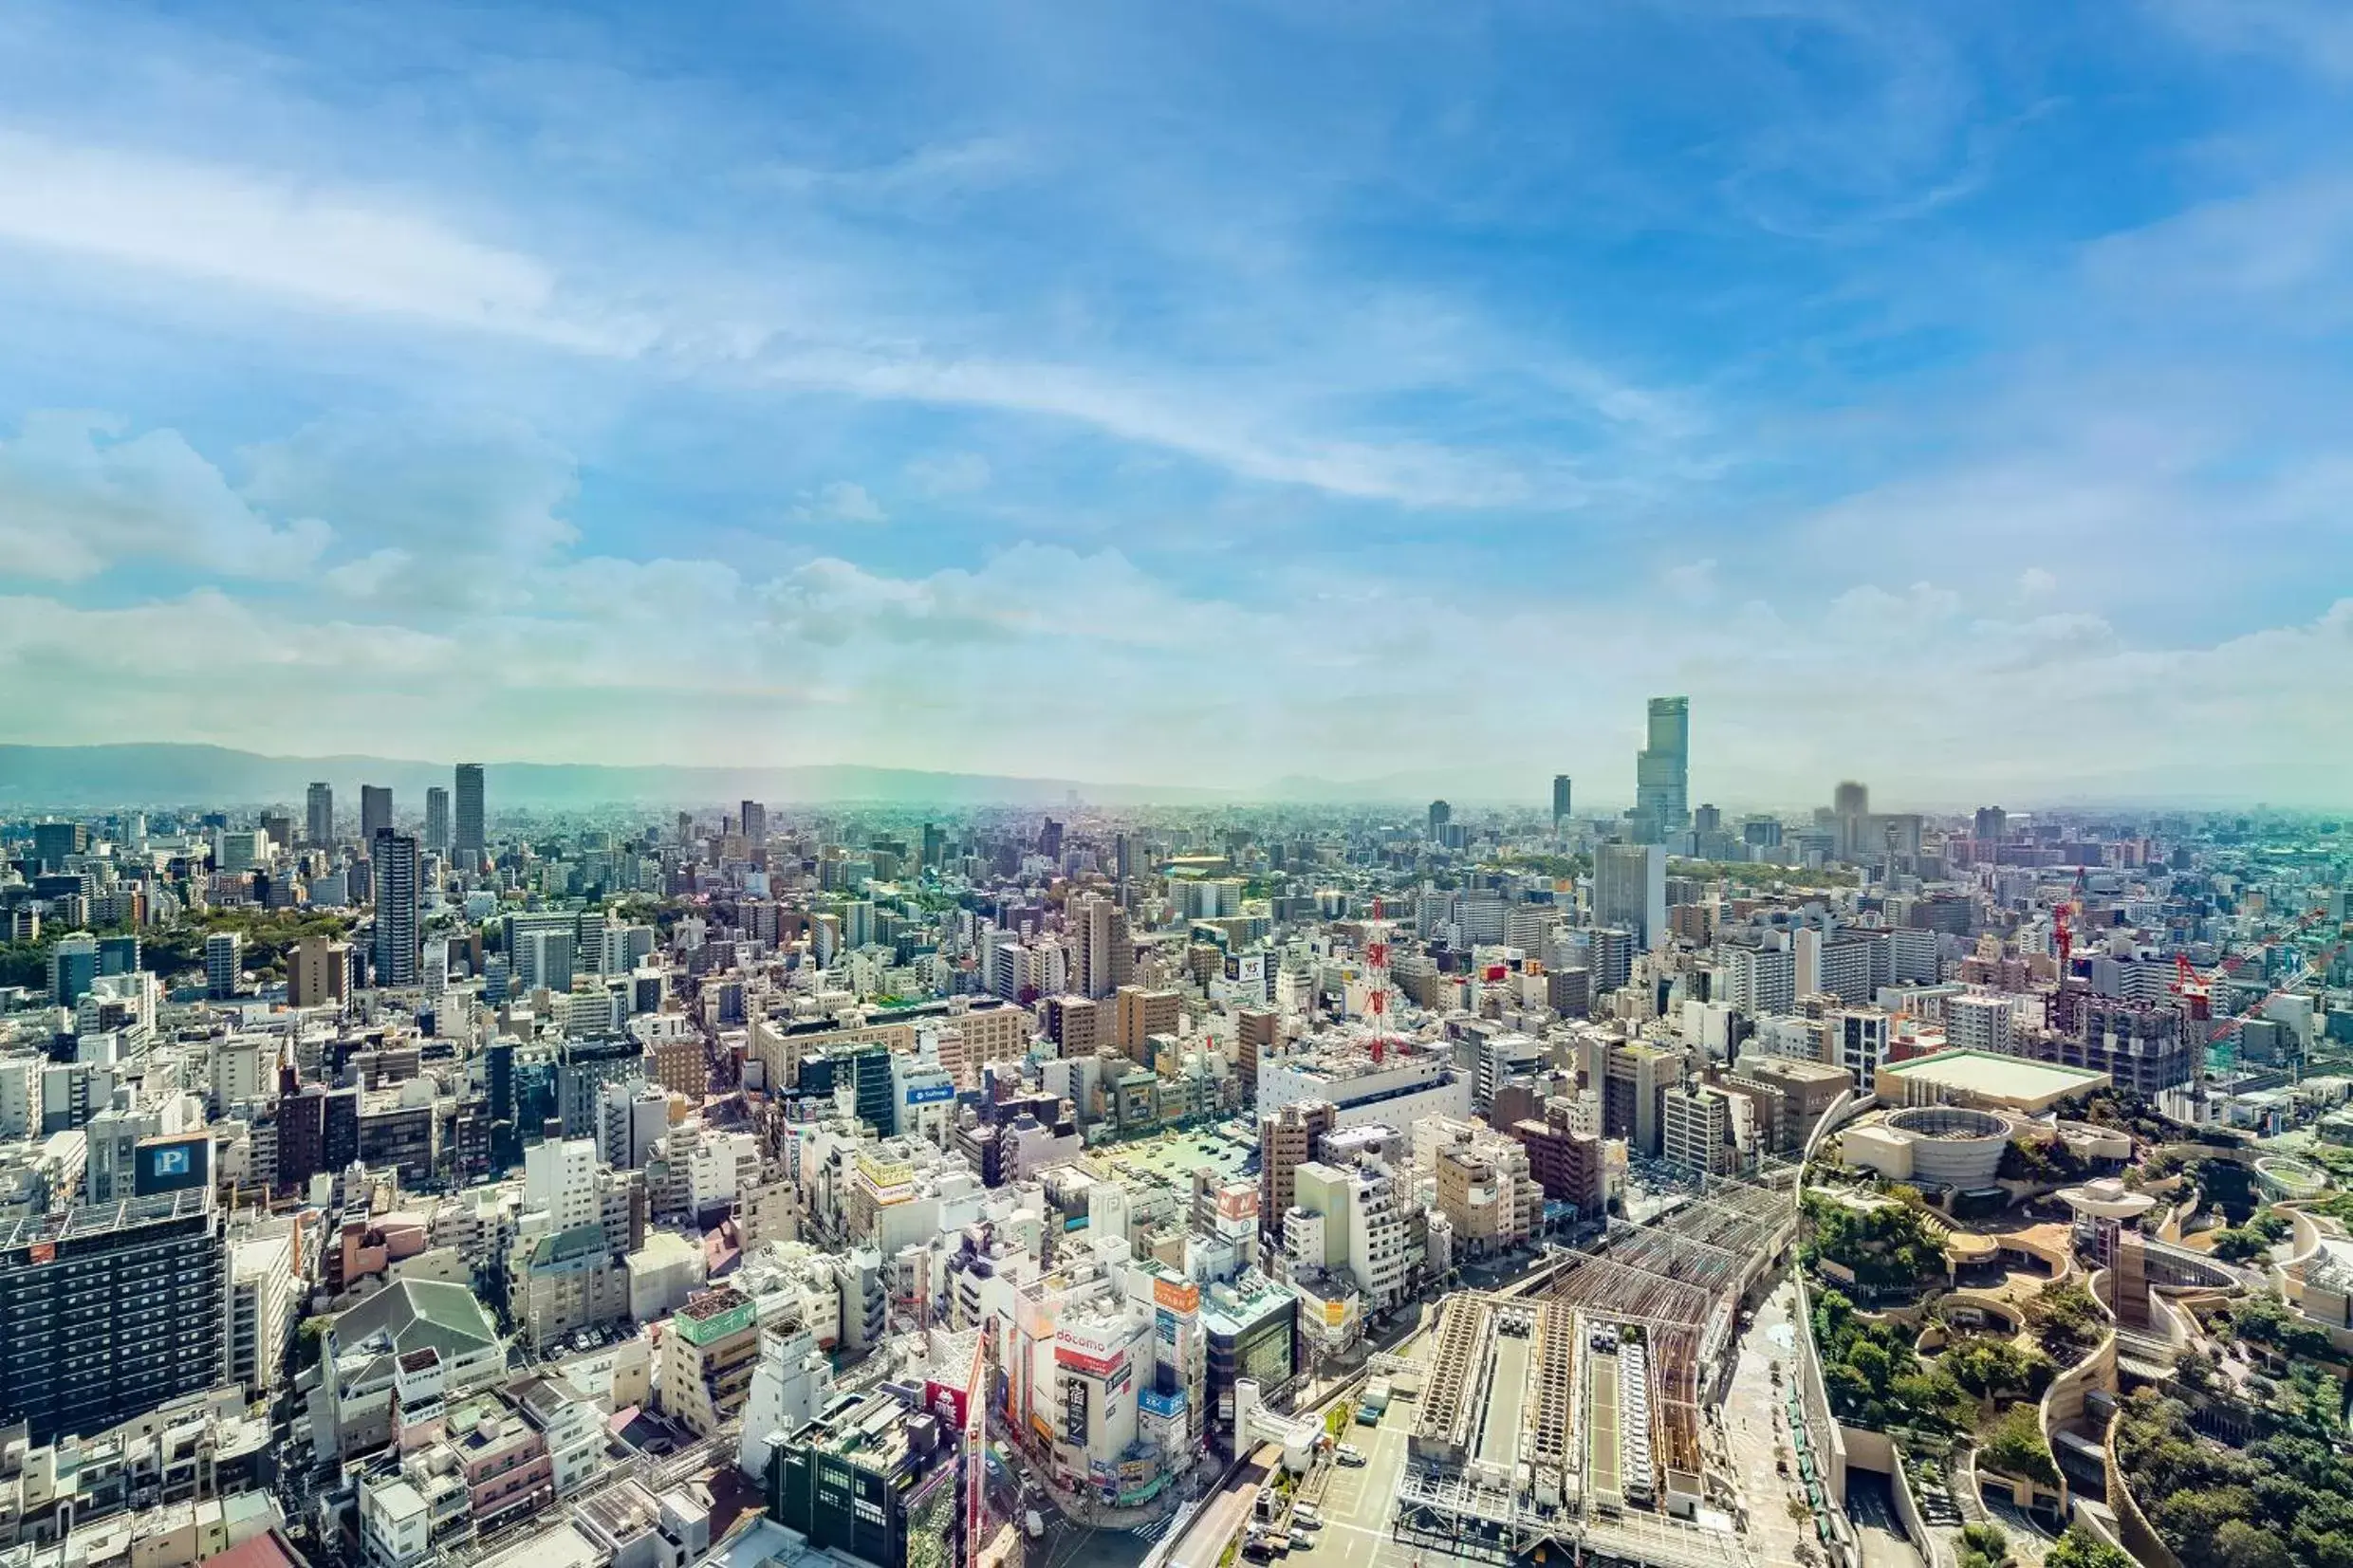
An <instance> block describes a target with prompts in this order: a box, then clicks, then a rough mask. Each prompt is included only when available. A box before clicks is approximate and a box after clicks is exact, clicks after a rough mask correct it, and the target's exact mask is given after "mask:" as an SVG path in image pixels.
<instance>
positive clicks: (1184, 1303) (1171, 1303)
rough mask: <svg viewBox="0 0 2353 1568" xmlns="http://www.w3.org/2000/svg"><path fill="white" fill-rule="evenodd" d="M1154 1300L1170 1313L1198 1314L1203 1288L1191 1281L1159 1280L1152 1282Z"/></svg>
mask: <svg viewBox="0 0 2353 1568" xmlns="http://www.w3.org/2000/svg"><path fill="white" fill-rule="evenodd" d="M1152 1300H1153V1301H1155V1302H1156V1303H1157V1304H1158V1305H1159V1306H1161V1307H1164V1308H1166V1309H1167V1310H1168V1311H1170V1312H1197V1311H1199V1310H1200V1306H1201V1287H1200V1286H1199V1285H1197V1284H1195V1283H1194V1282H1192V1281H1191V1280H1170V1279H1165V1278H1163V1279H1157V1280H1154V1281H1153V1282H1152Z"/></svg>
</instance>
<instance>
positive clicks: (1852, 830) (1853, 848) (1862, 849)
mask: <svg viewBox="0 0 2353 1568" xmlns="http://www.w3.org/2000/svg"><path fill="white" fill-rule="evenodd" d="M1830 816H1831V819H1832V825H1833V827H1834V828H1835V829H1836V831H1837V834H1838V855H1839V858H1840V859H1842V860H1854V859H1860V858H1862V857H1863V856H1864V855H1866V854H1868V853H1869V852H1870V851H1871V849H1872V848H1873V847H1875V846H1874V845H1873V844H1872V842H1871V839H1872V834H1871V791H1870V790H1869V789H1868V788H1867V787H1866V786H1864V785H1862V784H1857V783H1856V782H1855V781H1854V780H1852V779H1848V780H1845V781H1843V783H1841V784H1840V785H1839V786H1838V788H1836V789H1835V790H1833V791H1831V793H1830Z"/></svg>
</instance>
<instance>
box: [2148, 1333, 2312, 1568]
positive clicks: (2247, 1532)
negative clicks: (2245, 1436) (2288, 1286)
mask: <svg viewBox="0 0 2353 1568" xmlns="http://www.w3.org/2000/svg"><path fill="white" fill-rule="evenodd" d="M2306 1370H2307V1371H2308V1370H2309V1369H2306ZM2117 1420H2118V1422H2119V1425H2118V1427H2117V1432H2116V1451H2117V1459H2118V1461H2119V1463H2120V1464H2121V1465H2122V1467H2123V1469H2124V1473H2125V1475H2126V1476H2127V1477H2128V1478H2129V1480H2130V1482H2131V1485H2132V1489H2133V1496H2134V1497H2135V1499H2137V1500H2138V1501H2139V1503H2140V1506H2141V1509H2142V1510H2143V1511H2144V1512H2145V1513H2147V1515H2148V1516H2149V1522H2150V1523H2151V1524H2152V1525H2154V1526H2155V1527H2156V1529H2157V1532H2158V1535H2159V1536H2160V1537H2162V1538H2163V1539H2164V1540H2165V1543H2166V1544H2167V1545H2169V1546H2171V1547H2172V1548H2173V1549H2174V1551H2175V1552H2176V1553H2177V1554H2178V1555H2179V1557H2180V1558H2181V1560H2182V1562H2183V1564H2184V1565H2185V1568H2348V1565H2353V1459H2348V1457H2347V1455H2346V1454H2345V1453H2344V1450H2343V1448H2342V1447H2341V1445H2339V1444H2338V1443H2336V1442H2334V1441H2332V1440H2331V1439H2332V1436H2342V1435H2343V1434H2342V1427H2341V1424H2337V1423H2334V1422H2331V1423H2329V1425H2331V1426H2336V1427H2337V1428H2338V1430H2336V1431H2335V1432H2334V1433H2333V1434H2332V1433H2331V1432H2329V1431H2328V1430H2325V1428H2324V1429H2323V1430H2310V1428H2309V1427H2308V1426H2307V1422H2306V1421H2304V1420H2297V1421H2294V1422H2292V1423H2290V1424H2289V1425H2288V1426H2286V1427H2284V1428H2283V1429H2282V1430H2278V1431H2276V1432H2274V1433H2273V1434H2272V1435H2270V1436H2268V1437H2265V1438H2262V1439H2260V1440H2258V1441H2256V1442H2253V1443H2251V1444H2249V1445H2248V1446H2247V1447H2246V1448H2239V1449H2233V1448H2225V1447H2223V1446H2222V1445H2221V1444H2218V1443H2215V1442H2213V1441H2211V1440H2209V1439H2207V1438H2204V1437H2201V1436H2199V1435H2198V1433H2197V1432H2196V1430H2194V1429H2193V1428H2192V1427H2191V1425H2190V1412H2189V1409H2188V1407H2187V1406H2185V1405H2183V1404H2181V1403H2180V1402H2179V1401H2178V1400H2174V1399H2164V1398H2160V1397H2158V1394H2157V1393H2155V1391H2153V1390H2148V1389H2143V1390H2140V1392H2138V1393H2135V1394H2134V1395H2133V1396H2132V1397H2131V1398H2130V1399H2129V1400H2127V1401H2126V1402H2125V1404H2124V1408H2123V1410H2122V1411H2121V1412H2120V1413H2119V1414H2118V1416H2117Z"/></svg>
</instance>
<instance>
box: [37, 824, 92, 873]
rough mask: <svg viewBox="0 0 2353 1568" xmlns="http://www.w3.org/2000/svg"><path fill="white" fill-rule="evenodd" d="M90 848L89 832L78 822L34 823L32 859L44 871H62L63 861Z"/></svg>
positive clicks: (63, 868)
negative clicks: (38, 863) (37, 862)
mask: <svg viewBox="0 0 2353 1568" xmlns="http://www.w3.org/2000/svg"><path fill="white" fill-rule="evenodd" d="M89 847H90V830H89V829H88V828H86V827H84V826H83V825H82V824H81V823H80V822H36V823H34V824H33V830H32V855H33V858H34V859H36V860H38V861H40V862H41V869H42V870H44V871H64V870H65V861H66V860H67V859H68V858H71V857H73V856H76V855H80V854H83V852H85V851H86V850H88V848H89Z"/></svg>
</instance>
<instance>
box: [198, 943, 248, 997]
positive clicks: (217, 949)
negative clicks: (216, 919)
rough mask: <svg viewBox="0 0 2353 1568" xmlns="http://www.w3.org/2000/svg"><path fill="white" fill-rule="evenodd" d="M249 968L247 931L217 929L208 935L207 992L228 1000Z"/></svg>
mask: <svg viewBox="0 0 2353 1568" xmlns="http://www.w3.org/2000/svg"><path fill="white" fill-rule="evenodd" d="M244 968H245V933H244V932H233V931H216V932H213V934H212V935H210V936H208V937H206V938H205V939H204V994H205V996H206V997H207V998H209V999H210V1000H212V1001H214V1002H226V1001H228V1000H229V999H230V998H231V997H232V996H234V995H236V994H237V983H238V981H239V980H241V979H242V978H243V971H244Z"/></svg>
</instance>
